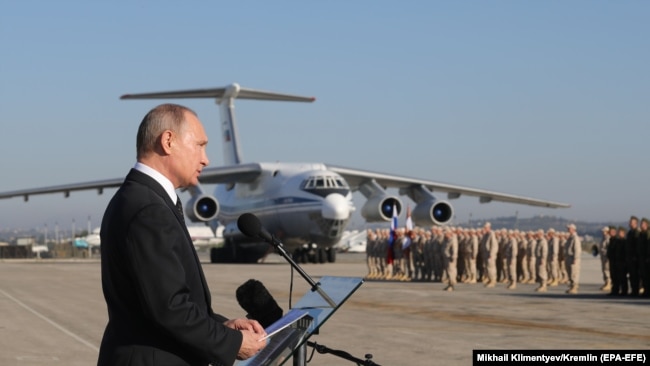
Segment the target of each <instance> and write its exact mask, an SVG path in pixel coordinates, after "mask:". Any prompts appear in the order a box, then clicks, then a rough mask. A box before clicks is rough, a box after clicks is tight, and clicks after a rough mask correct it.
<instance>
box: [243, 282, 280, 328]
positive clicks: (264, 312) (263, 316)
mask: <svg viewBox="0 0 650 366" xmlns="http://www.w3.org/2000/svg"><path fill="white" fill-rule="evenodd" d="M236 295H237V302H238V303H239V306H241V307H242V309H244V310H246V311H247V312H248V314H247V315H246V317H247V318H249V319H255V320H257V321H258V322H259V323H260V324H261V325H262V327H264V328H267V327H268V326H269V325H271V324H273V323H274V322H275V321H276V320H278V319H280V318H282V308H280V307H279V306H278V303H277V302H276V301H275V299H274V298H273V296H272V295H271V294H270V293H269V291H268V290H267V289H266V287H264V284H262V282H260V281H258V280H253V279H250V280H248V281H246V282H245V283H244V284H243V285H241V286H239V288H237V291H236Z"/></svg>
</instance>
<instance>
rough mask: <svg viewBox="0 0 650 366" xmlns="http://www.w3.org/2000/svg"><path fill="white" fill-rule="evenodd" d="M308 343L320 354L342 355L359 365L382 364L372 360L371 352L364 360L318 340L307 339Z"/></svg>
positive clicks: (375, 365) (374, 365)
mask: <svg viewBox="0 0 650 366" xmlns="http://www.w3.org/2000/svg"><path fill="white" fill-rule="evenodd" d="M307 345H308V346H310V347H312V348H314V349H315V350H316V352H318V353H320V354H324V353H329V354H331V355H334V356H337V357H340V358H342V359H344V360H348V361H351V362H354V363H356V364H357V365H363V366H381V365H379V364H376V363H374V362H373V361H372V355H371V354H369V353H368V354H367V355H366V356H365V357H366V359H365V360H362V359H360V358H356V357H354V356H352V355H351V354H349V353H347V352H345V351H341V350H337V349H331V348H328V347H327V346H325V345H322V344H318V343H316V342H311V341H307ZM310 360H311V358H310Z"/></svg>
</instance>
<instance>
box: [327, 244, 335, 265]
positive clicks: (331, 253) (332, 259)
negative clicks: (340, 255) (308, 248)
mask: <svg viewBox="0 0 650 366" xmlns="http://www.w3.org/2000/svg"><path fill="white" fill-rule="evenodd" d="M327 261H328V262H329V263H334V262H336V250H334V248H332V247H330V248H328V249H327Z"/></svg>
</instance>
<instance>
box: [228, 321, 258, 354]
mask: <svg viewBox="0 0 650 366" xmlns="http://www.w3.org/2000/svg"><path fill="white" fill-rule="evenodd" d="M224 325H225V326H227V327H228V328H232V329H236V330H239V331H241V332H242V342H241V346H240V348H239V352H238V353H237V359H238V360H245V359H248V358H251V357H253V356H255V355H256V354H257V353H258V352H259V351H260V350H261V349H262V348H264V347H265V346H266V343H267V341H266V340H263V341H260V339H261V338H264V337H265V336H266V332H265V331H264V328H262V326H261V325H260V323H258V322H257V320H253V319H243V318H240V319H231V320H228V321H226V322H225V323H224Z"/></svg>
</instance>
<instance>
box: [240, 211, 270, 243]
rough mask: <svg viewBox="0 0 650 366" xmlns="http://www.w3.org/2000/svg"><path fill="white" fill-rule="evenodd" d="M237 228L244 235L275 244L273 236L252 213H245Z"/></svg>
mask: <svg viewBox="0 0 650 366" xmlns="http://www.w3.org/2000/svg"><path fill="white" fill-rule="evenodd" d="M237 227H238V228H239V231H241V232H242V233H243V234H244V235H246V236H249V237H251V238H260V239H263V240H264V241H266V242H269V243H273V236H271V234H270V233H269V232H268V231H267V230H266V229H265V228H264V227H262V223H261V222H260V219H258V218H257V216H255V215H253V214H252V213H248V212H247V213H245V214H242V215H241V216H239V218H238V219H237Z"/></svg>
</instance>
